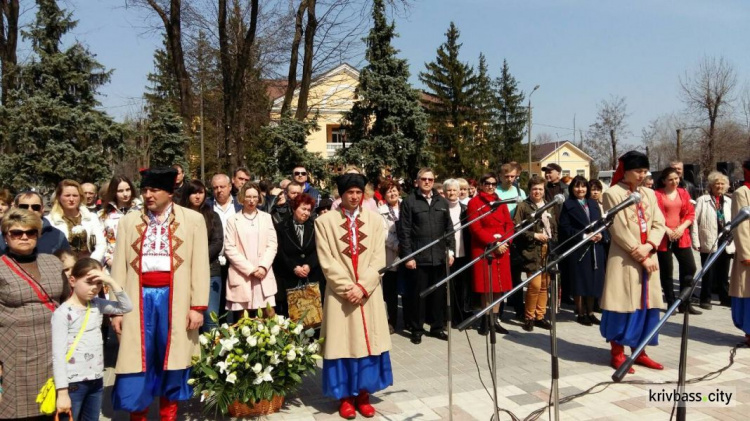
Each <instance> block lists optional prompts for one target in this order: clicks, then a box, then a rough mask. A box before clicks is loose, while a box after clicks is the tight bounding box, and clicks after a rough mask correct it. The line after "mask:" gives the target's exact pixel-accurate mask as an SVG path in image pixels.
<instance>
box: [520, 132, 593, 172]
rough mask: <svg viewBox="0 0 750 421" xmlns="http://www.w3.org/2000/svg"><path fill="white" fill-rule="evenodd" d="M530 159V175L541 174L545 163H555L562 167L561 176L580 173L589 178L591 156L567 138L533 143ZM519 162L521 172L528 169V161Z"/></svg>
mask: <svg viewBox="0 0 750 421" xmlns="http://www.w3.org/2000/svg"><path fill="white" fill-rule="evenodd" d="M531 159H532V161H531V175H543V174H542V168H544V166H545V165H547V164H551V163H556V164H557V165H559V166H560V167H562V176H563V177H565V176H566V175H567V176H570V177H575V176H577V175H582V176H584V177H586V178H587V179H591V161H593V158H591V157H590V156H589V155H587V154H586V153H585V152H583V151H582V150H580V149H578V147H576V146H575V145H574V144H572V143H570V142H568V141H567V140H563V141H560V142H551V143H542V144H539V145H533V148H532V153H531ZM519 164H521V168H522V171H523V172H528V171H529V163H528V162H519Z"/></svg>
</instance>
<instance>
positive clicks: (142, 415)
mask: <svg viewBox="0 0 750 421" xmlns="http://www.w3.org/2000/svg"><path fill="white" fill-rule="evenodd" d="M147 415H148V408H146V409H144V410H143V411H138V412H131V413H130V421H146V416H147Z"/></svg>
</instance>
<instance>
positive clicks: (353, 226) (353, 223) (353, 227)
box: [341, 206, 359, 254]
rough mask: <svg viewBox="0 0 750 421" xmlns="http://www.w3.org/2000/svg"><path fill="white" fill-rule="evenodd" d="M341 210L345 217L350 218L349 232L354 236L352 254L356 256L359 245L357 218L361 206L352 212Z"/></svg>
mask: <svg viewBox="0 0 750 421" xmlns="http://www.w3.org/2000/svg"><path fill="white" fill-rule="evenodd" d="M341 210H343V211H344V216H346V217H348V218H349V232H350V233H351V234H352V245H351V246H352V254H355V253H356V252H357V244H358V243H359V242H358V240H357V216H359V206H357V207H356V208H355V209H354V211H352V212H350V211H348V210H346V209H344V208H341Z"/></svg>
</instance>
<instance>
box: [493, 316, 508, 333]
mask: <svg viewBox="0 0 750 421" xmlns="http://www.w3.org/2000/svg"><path fill="white" fill-rule="evenodd" d="M495 332H497V333H501V334H503V335H507V334H508V329H506V328H504V327H503V326H502V325H501V324H500V321H499V320H496V321H495Z"/></svg>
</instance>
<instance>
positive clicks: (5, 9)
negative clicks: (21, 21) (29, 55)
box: [0, 0, 19, 105]
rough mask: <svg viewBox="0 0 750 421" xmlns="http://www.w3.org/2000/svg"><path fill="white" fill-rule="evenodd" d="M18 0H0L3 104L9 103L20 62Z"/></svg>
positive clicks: (0, 55) (0, 60) (0, 59)
mask: <svg viewBox="0 0 750 421" xmlns="http://www.w3.org/2000/svg"><path fill="white" fill-rule="evenodd" d="M18 13H19V5H18V0H0V71H1V72H2V83H1V85H2V90H1V91H0V95H2V105H8V94H9V93H10V91H11V90H12V89H13V87H14V86H15V83H14V76H13V73H14V70H15V67H16V64H18V57H17V55H16V49H17V46H18Z"/></svg>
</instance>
